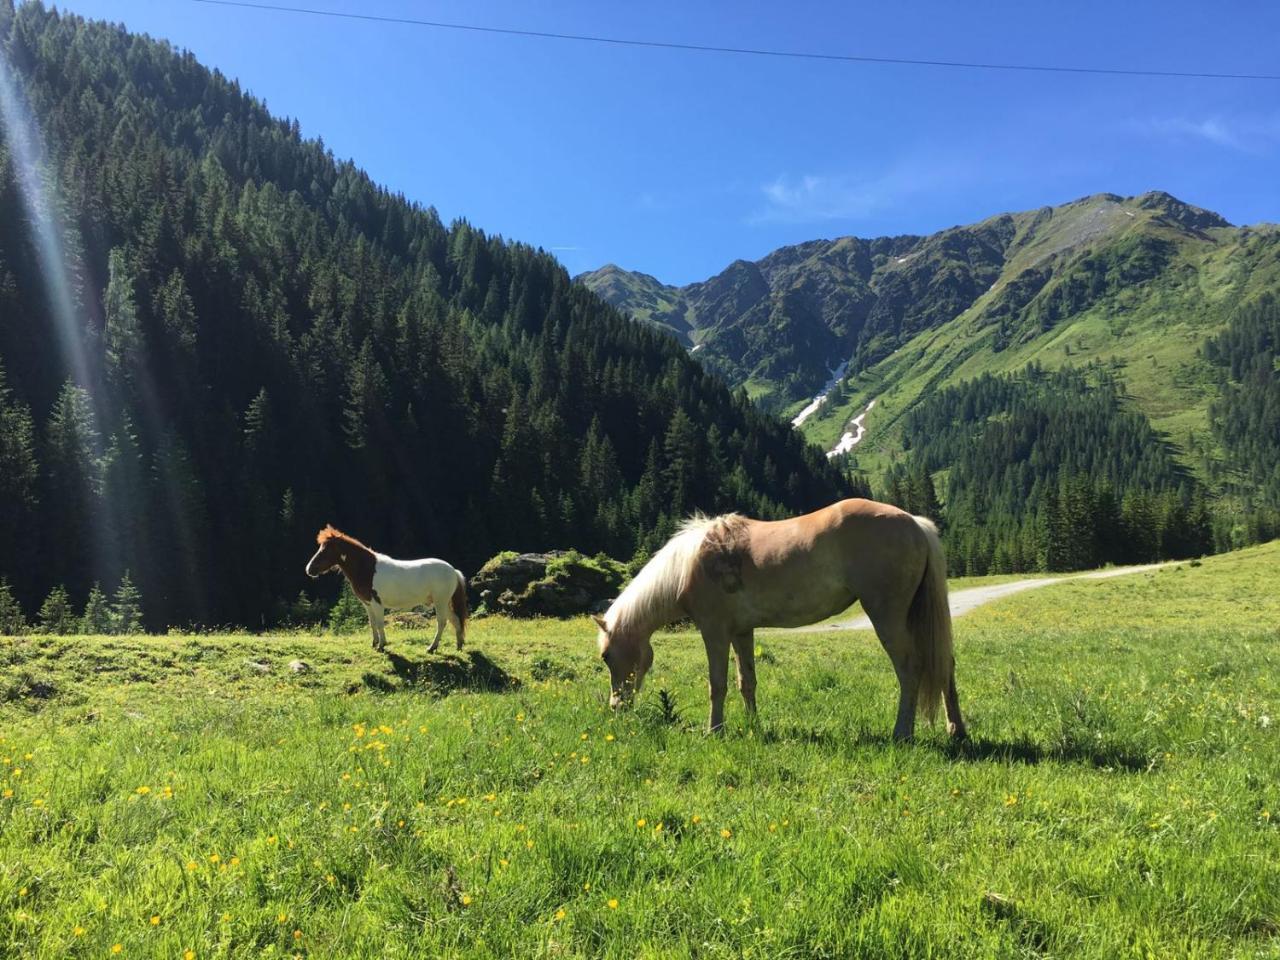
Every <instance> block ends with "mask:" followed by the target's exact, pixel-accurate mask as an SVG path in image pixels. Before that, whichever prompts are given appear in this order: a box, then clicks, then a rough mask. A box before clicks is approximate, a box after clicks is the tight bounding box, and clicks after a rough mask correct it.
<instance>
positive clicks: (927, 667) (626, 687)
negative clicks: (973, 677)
mask: <svg viewBox="0 0 1280 960" xmlns="http://www.w3.org/2000/svg"><path fill="white" fill-rule="evenodd" d="M946 577H947V569H946V559H945V558H944V557H943V554H942V544H941V542H940V541H939V539H938V529H937V527H935V526H934V525H933V523H932V522H931V521H930V520H928V519H927V518H925V517H913V516H912V515H911V514H909V513H906V512H904V511H902V510H899V509H898V508H897V507H893V506H889V505H888V504H884V503H876V502H874V501H872V500H841V501H840V502H839V503H834V504H832V505H831V506H829V507H824V508H823V509H821V510H818V511H815V512H814V513H810V514H806V515H805V516H802V517H794V518H792V519H790V520H778V521H773V522H766V521H761V520H750V519H747V518H746V517H743V516H739V515H738V514H736V513H730V514H726V515H725V516H721V517H710V518H708V517H703V516H696V517H694V518H692V519H690V520H688V521H687V522H686V523H685V524H684V525H683V526H682V527H681V528H680V530H679V532H678V533H677V534H676V535H675V536H674V537H672V538H671V539H670V540H669V541H668V542H667V544H666V545H665V546H664V547H663V548H662V549H661V550H659V551H658V552H657V553H656V554H655V555H654V557H653V559H652V560H650V561H649V562H648V563H647V564H646V565H645V566H644V568H643V569H642V570H641V571H640V572H639V573H638V574H636V577H635V579H634V580H632V581H631V583H630V584H629V585H628V586H627V588H626V589H625V590H623V591H622V594H621V596H619V597H618V599H617V600H615V601H614V602H613V604H612V606H610V607H609V610H608V612H607V613H606V614H605V615H604V616H603V617H596V618H595V621H596V624H597V625H598V626H599V628H600V633H599V637H598V642H599V646H600V656H601V658H602V659H603V660H604V662H605V663H606V664H607V665H608V667H609V677H610V687H611V693H612V695H611V697H610V701H609V702H610V705H611V706H613V707H618V706H621V705H623V704H625V703H628V702H630V700H631V699H632V698H633V697H634V696H635V694H636V693H637V692H638V691H639V689H640V685H641V683H642V682H643V681H644V675H645V673H646V671H648V669H649V667H650V666H651V665H652V663H653V646H652V644H651V643H650V642H649V637H650V636H651V635H652V633H653V631H654V630H656V629H657V628H659V627H661V626H663V625H664V624H666V623H669V622H671V621H672V620H675V619H677V618H681V617H689V618H691V619H692V620H693V622H694V623H695V624H696V625H697V627H698V630H699V631H700V632H701V633H702V641H703V643H704V644H705V645H706V648H707V668H708V681H709V687H710V691H711V719H710V729H711V730H712V731H716V730H719V729H720V728H721V727H722V726H723V724H724V697H725V690H726V687H727V675H728V668H729V648H730V647H732V648H733V651H734V654H735V656H736V659H737V663H738V689H739V691H741V693H742V698H743V700H744V701H745V702H746V706H747V710H748V711H749V712H750V713H751V714H752V715H754V714H755V709H756V670H755V639H754V634H753V631H754V630H755V628H756V627H798V626H803V625H805V624H809V623H814V622H816V621H818V620H822V619H824V618H826V617H829V616H833V615H834V614H836V613H839V612H840V611H841V610H844V609H845V608H847V607H848V606H849V605H850V604H852V603H853V602H854V601H855V600H861V601H862V606H863V609H864V610H866V613H867V616H868V617H870V619H871V623H872V625H873V626H874V627H875V630H876V635H877V636H878V637H879V638H880V643H881V644H882V645H883V646H884V649H885V652H886V653H888V654H889V659H890V660H891V661H892V662H893V669H894V671H895V672H896V673H897V675H898V684H899V688H900V694H899V698H898V719H897V722H896V723H895V724H894V727H893V736H894V739H895V740H909V739H911V736H912V734H913V733H914V731H915V716H916V712H917V711H920V712H922V713H924V714H925V715H926V716H927V717H928V718H929V719H930V720H932V719H933V717H934V716H935V715H936V713H937V708H938V701H939V699H944V700H945V702H946V715H947V730H948V732H949V733H950V734H951V736H952V737H954V738H955V739H957V740H963V739H964V738H965V736H966V734H965V728H964V721H963V720H962V719H961V717H960V702H959V699H958V698H957V696H956V682H955V659H954V657H953V655H952V650H951V611H950V608H949V607H948V605H947V579H946Z"/></svg>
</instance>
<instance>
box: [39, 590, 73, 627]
mask: <svg viewBox="0 0 1280 960" xmlns="http://www.w3.org/2000/svg"><path fill="white" fill-rule="evenodd" d="M37 617H38V618H39V622H40V632H41V633H54V634H67V633H74V632H75V630H76V627H77V626H79V619H78V618H77V617H76V615H75V611H73V610H72V609H71V598H70V597H68V596H67V588H66V587H64V586H63V585H62V584H58V585H57V586H56V587H54V588H53V589H52V590H51V591H50V592H49V596H47V597H45V601H44V603H43V604H41V605H40V612H39V614H37Z"/></svg>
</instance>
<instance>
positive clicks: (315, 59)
mask: <svg viewBox="0 0 1280 960" xmlns="http://www.w3.org/2000/svg"><path fill="white" fill-rule="evenodd" d="M277 2H278V3H280V4H283V5H295V4H294V3H293V2H292V0H277ZM296 5H299V6H307V7H312V8H322V9H329V10H348V11H358V12H361V13H371V14H377V15H384V16H393V17H394V16H400V17H413V18H425V19H435V20H445V21H453V22H464V23H472V24H480V25H488V26H498V27H512V28H518V29H529V30H541V31H553V32H569V33H589V34H596V35H603V36H616V37H628V38H637V39H654V40H668V41H675V42H683V43H695V44H713V45H725V46H743V47H765V48H772V49H790V50H804V51H816V52H827V53H839V54H861V55H871V56H889V57H906V58H920V59H951V60H976V61H993V62H1017V63H1037V64H1065V65H1075V66H1099V67H1120V68H1125V69H1169V70H1198V71H1209V72H1232V73H1278V72H1280V59H1278V58H1277V57H1276V55H1275V54H1276V51H1277V50H1278V49H1280V4H1274V3H1262V2H1257V3H1230V2H1219V3H1212V4H1209V3H1203V2H1200V3H1189V2H1182V0H1177V2H1163V3H1145V2H1144V3H1137V2H1117V0H1111V2H1108V3H1093V2H1076V3H1072V4H1065V3H1054V4H1049V3H1026V2H1025V0H1023V2H1017V3H989V2H987V3H980V4H977V3H956V2H955V0H947V2H929V3H914V4H901V3H884V2H878V3H874V4H870V3H825V4H819V3H805V2H790V3H787V4H785V5H784V4H779V3H755V2H734V3H728V2H723V3H721V2H693V3H691V2H688V0H684V2H671V3H666V2H663V3H644V4H641V3H627V4H622V3H601V2H598V0H597V2H586V0H545V2H542V3H528V2H524V3H519V2H514V0H495V2H489V3H476V2H474V0H472V2H453V0H440V2H435V0H360V2H358V3H357V2H355V0H305V2H299V3H297V4H296ZM59 6H60V7H61V8H63V9H66V10H70V11H73V12H76V13H81V14H84V15H86V16H91V17H94V18H102V19H109V20H113V21H116V22H123V23H124V24H125V25H126V26H128V27H129V28H130V29H132V30H136V31H141V32H146V33H150V34H151V35H153V36H156V37H163V38H166V39H168V40H170V41H171V42H173V43H174V44H175V45H177V46H179V47H183V48H187V49H190V50H191V51H192V52H194V53H195V55H196V56H197V57H198V58H199V59H200V60H201V61H202V62H204V63H205V64H207V65H209V66H211V67H216V68H218V69H220V70H221V71H223V72H224V73H226V74H228V75H229V76H233V77H236V78H238V79H239V80H240V81H241V84H242V85H243V86H244V87H245V88H246V89H248V90H250V91H252V92H253V93H254V94H256V95H258V96H260V97H262V98H264V99H265V100H266V101H267V103H268V106H269V107H270V108H271V109H272V111H273V112H275V113H277V114H281V115H286V116H291V117H296V118H298V120H299V121H300V122H301V124H302V129H303V132H304V134H305V135H307V136H319V137H322V138H323V140H324V141H325V143H326V144H327V145H328V146H329V147H330V148H331V149H332V150H333V151H334V153H335V154H336V155H337V156H339V157H341V158H346V157H350V158H352V159H354V160H355V161H356V162H357V163H358V164H359V165H360V166H362V167H363V168H364V169H365V170H367V171H368V172H369V173H370V174H371V175H372V176H373V177H374V179H376V180H377V181H379V182H380V183H383V184H385V185H386V186H388V187H390V188H392V189H394V190H398V191H401V192H403V193H404V194H405V195H406V196H408V197H410V198H412V199H414V200H418V201H420V202H422V203H424V204H434V205H435V207H436V208H437V209H438V210H439V211H440V213H441V215H442V216H443V217H444V218H445V219H446V221H447V220H449V219H452V218H454V217H466V218H467V219H468V220H470V221H471V222H472V223H474V224H475V225H477V226H479V227H482V228H484V229H486V230H488V231H491V232H496V233H501V234H503V235H505V236H508V237H511V238H514V239H519V240H523V241H527V242H529V243H533V244H536V245H539V246H542V247H544V248H546V249H548V250H551V251H552V252H554V253H555V254H556V256H558V257H559V258H560V259H561V260H562V261H563V262H564V263H565V265H566V266H567V267H568V268H569V270H570V271H571V272H573V273H578V272H581V271H582V270H586V269H591V268H593V267H597V266H600V265H602V264H604V263H609V262H614V263H618V264H620V265H622V266H624V267H627V268H629V269H636V270H643V271H645V272H647V273H651V274H654V275H655V276H657V277H658V278H659V279H662V280H664V281H666V282H669V283H687V282H690V281H693V280H700V279H703V278H705V277H708V276H710V275H712V274H714V273H716V272H718V271H719V270H721V269H722V268H723V267H724V266H726V265H727V264H728V263H729V262H730V261H732V260H734V259H735V258H745V259H755V258H758V257H761V256H763V255H764V254H766V253H768V252H769V251H770V250H773V249H774V248H776V247H778V246H781V245H783V244H787V243H795V242H799V241H802V240H808V239H813V238H815V237H833V236H841V235H845V234H856V235H859V236H878V235H883V234H898V233H923V232H931V231H934V230H938V229H941V228H943V227H947V226H951V225H953V224H957V223H968V222H972V221H975V220H979V219H982V218H984V217H986V216H989V215H991V214H994V213H998V212H1001V211H1006V210H1020V209H1028V208H1033V207H1038V206H1042V205H1044V204H1053V203H1061V202H1065V201H1067V200H1072V199H1075V198H1077V197H1080V196H1084V195H1086V194H1090V193H1097V192H1100V191H1112V192H1115V193H1122V194H1133V193H1141V192H1144V191H1146V190H1149V189H1163V190H1167V191H1169V192H1170V193H1173V194H1174V195H1176V196H1179V197H1181V198H1182V199H1184V200H1187V201H1189V202H1191V203H1196V204H1198V205H1200V206H1205V207H1209V208H1211V209H1213V210H1216V211H1218V212H1219V213H1222V214H1223V215H1224V216H1226V217H1227V219H1229V220H1231V221H1232V222H1234V223H1254V222H1258V221H1262V220H1273V221H1274V220H1280V176H1277V172H1278V171H1280V82H1274V81H1273V82H1245V81H1225V80H1214V81H1210V80H1168V79H1151V78H1115V77H1098V76H1067V75H1060V74H1027V73H1007V72H985V71H962V70H954V69H943V68H930V67H908V66H890V65H867V64H849V63H825V62H815V61H801V60H782V59H773V58H761V57H746V56H738V55H731V54H710V53H691V52H681V51H674V50H654V49H639V48H627V47H617V46H611V45H599V44H588V43H580V42H573V41H562V40H540V39H528V38H519V37H511V36H498V35H490V34H476V33H466V32H458V31H447V30H437V29H428V28H423V27H413V26H403V25H400V26H393V25H387V24H377V23H364V22H357V21H351V20H337V19H331V18H324V17H308V16H298V15H293V14H288V13H282V12H260V11H255V10H246V9H238V8H227V7H215V6H208V5H205V4H200V3H194V2H189V0H163V2H158V0H70V2H68V3H64V4H59Z"/></svg>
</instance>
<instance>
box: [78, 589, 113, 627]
mask: <svg viewBox="0 0 1280 960" xmlns="http://www.w3.org/2000/svg"><path fill="white" fill-rule="evenodd" d="M111 626H112V624H111V608H110V606H109V605H108V604H107V595H106V594H105V593H103V592H102V587H101V586H100V585H99V584H97V583H95V584H94V585H93V586H92V587H91V588H90V589H89V597H88V599H87V600H85V602H84V616H82V617H81V618H80V632H81V633H87V634H93V635H95V636H96V635H98V634H103V633H110V632H111Z"/></svg>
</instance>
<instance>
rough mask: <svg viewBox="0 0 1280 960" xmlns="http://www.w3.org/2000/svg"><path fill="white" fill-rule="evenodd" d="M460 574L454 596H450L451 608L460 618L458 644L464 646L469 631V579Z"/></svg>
mask: <svg viewBox="0 0 1280 960" xmlns="http://www.w3.org/2000/svg"><path fill="white" fill-rule="evenodd" d="M455 572H456V573H457V574H458V586H457V587H456V588H455V589H454V591H453V596H452V597H450V598H449V608H450V609H451V610H452V611H453V613H454V615H455V616H456V617H457V618H458V646H462V641H463V638H464V637H465V636H466V632H467V581H466V578H465V577H463V576H462V573H461V572H459V571H455Z"/></svg>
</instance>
